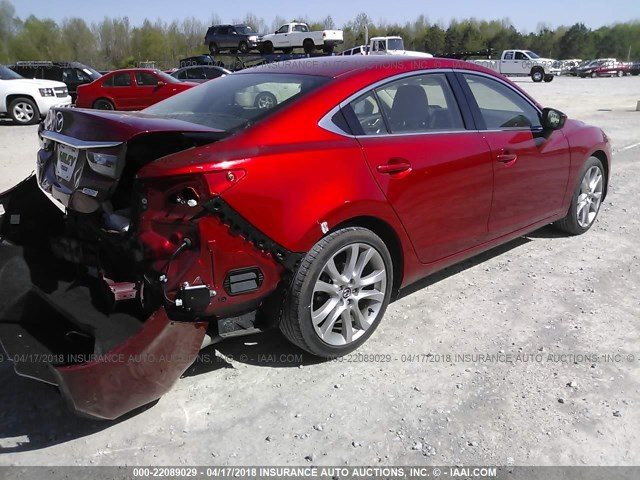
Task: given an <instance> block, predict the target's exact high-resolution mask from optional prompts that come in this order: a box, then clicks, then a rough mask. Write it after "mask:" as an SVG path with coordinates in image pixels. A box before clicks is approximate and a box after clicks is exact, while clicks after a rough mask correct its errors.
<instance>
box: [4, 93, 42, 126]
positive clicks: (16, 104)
mask: <svg viewBox="0 0 640 480" xmlns="http://www.w3.org/2000/svg"><path fill="white" fill-rule="evenodd" d="M9 115H10V116H11V118H12V119H13V121H14V122H15V123H17V124H19V125H33V124H34V123H38V121H39V120H40V110H38V106H37V105H36V103H35V102H34V101H33V100H31V99H30V98H26V97H21V98H16V99H15V100H12V101H11V103H10V104H9Z"/></svg>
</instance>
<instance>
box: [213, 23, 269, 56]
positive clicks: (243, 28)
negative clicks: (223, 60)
mask: <svg viewBox="0 0 640 480" xmlns="http://www.w3.org/2000/svg"><path fill="white" fill-rule="evenodd" d="M204 44H205V45H207V46H208V47H209V51H210V52H211V54H212V55H215V54H216V53H218V52H221V51H222V50H228V51H230V52H231V53H236V52H240V53H248V52H249V50H253V49H257V48H258V33H257V32H256V31H255V30H253V28H251V27H250V26H249V25H213V26H211V27H209V30H207V34H206V35H205V37H204Z"/></svg>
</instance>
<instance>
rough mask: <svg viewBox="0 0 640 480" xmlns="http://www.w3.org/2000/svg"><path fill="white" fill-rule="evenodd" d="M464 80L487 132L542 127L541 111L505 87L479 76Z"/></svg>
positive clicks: (464, 75) (470, 76)
mask: <svg viewBox="0 0 640 480" xmlns="http://www.w3.org/2000/svg"><path fill="white" fill-rule="evenodd" d="M463 77H464V79H465V81H466V82H467V85H469V88H470V89H471V93H472V94H473V97H474V99H475V101H476V103H477V104H478V108H479V109H480V113H481V114H482V118H483V119H484V123H485V125H486V128H487V129H488V130H494V129H502V128H523V127H533V128H537V127H540V126H541V123H540V115H539V113H538V110H537V109H536V108H535V107H534V106H533V105H532V104H531V103H530V102H529V101H527V100H525V98H524V97H522V96H521V95H520V94H518V93H516V92H515V91H514V90H512V89H511V88H509V87H507V86H506V85H505V84H503V83H501V82H499V81H497V80H493V79H491V78H488V77H483V76H480V75H472V74H463Z"/></svg>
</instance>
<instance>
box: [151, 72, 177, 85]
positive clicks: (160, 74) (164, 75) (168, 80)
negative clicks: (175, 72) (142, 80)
mask: <svg viewBox="0 0 640 480" xmlns="http://www.w3.org/2000/svg"><path fill="white" fill-rule="evenodd" d="M153 73H155V74H156V76H157V77H158V78H159V79H160V80H162V81H163V82H165V83H180V82H179V81H178V80H176V79H175V78H174V77H172V76H171V75H169V74H168V73H164V72H162V71H160V70H154V71H153Z"/></svg>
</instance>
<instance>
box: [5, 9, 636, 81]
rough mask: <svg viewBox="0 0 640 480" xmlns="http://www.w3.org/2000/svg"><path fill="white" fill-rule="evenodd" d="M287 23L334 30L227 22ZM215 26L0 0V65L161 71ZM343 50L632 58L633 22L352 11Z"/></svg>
mask: <svg viewBox="0 0 640 480" xmlns="http://www.w3.org/2000/svg"><path fill="white" fill-rule="evenodd" d="M287 21H304V22H306V23H308V24H309V25H310V27H311V28H313V29H325V28H340V27H339V26H337V25H336V24H335V22H334V21H333V19H332V17H331V16H327V17H326V18H324V19H321V20H316V19H309V18H299V17H298V18H295V19H291V18H284V17H280V16H277V17H275V18H274V19H273V21H272V22H271V23H267V22H266V21H265V20H264V19H263V18H259V17H257V16H256V15H253V14H247V15H246V16H245V17H244V18H240V19H233V20H232V21H231V22H230V23H244V24H248V25H250V26H251V27H253V28H254V29H255V30H256V31H258V32H261V33H263V32H269V31H275V30H276V29H277V28H278V26H279V25H281V24H282V23H286V22H287ZM219 23H222V21H221V18H220V16H219V15H217V14H212V15H211V16H210V17H209V18H206V19H203V18H198V17H189V18H186V19H183V20H180V21H178V20H174V21H172V22H165V21H162V20H155V21H151V20H144V21H143V22H142V24H140V25H132V24H131V22H130V21H129V19H128V18H127V17H115V18H108V17H107V18H104V19H103V20H102V21H99V22H94V23H91V24H89V23H87V22H86V21H85V20H84V19H82V18H79V17H70V18H65V19H64V20H62V21H61V22H59V23H58V22H55V21H54V20H52V19H47V18H37V17H36V16H34V15H31V16H29V17H27V18H25V19H21V18H18V17H17V16H16V15H15V9H14V7H13V5H12V4H11V2H10V1H9V0H0V63H11V62H15V61H18V60H76V61H80V62H82V63H85V64H87V65H91V66H93V67H94V68H97V69H105V70H106V69H111V68H123V67H129V66H135V65H137V64H138V62H142V61H155V62H156V64H157V65H158V66H159V67H161V68H170V67H173V66H175V65H176V63H177V61H178V60H179V59H180V58H184V57H187V56H190V55H194V54H199V53H203V52H206V50H207V49H206V46H205V45H204V43H203V42H204V35H205V33H206V30H207V28H208V26H209V25H214V24H219ZM342 29H343V30H344V38H345V43H344V45H343V47H344V48H351V47H353V46H356V45H360V44H363V43H364V41H365V31H366V30H368V34H369V37H372V36H376V35H400V36H402V37H403V38H404V41H405V47H406V48H407V49H409V50H419V51H426V52H429V53H434V54H436V53H440V54H442V53H448V52H459V51H476V50H482V49H486V48H493V49H495V50H496V52H498V53H499V52H500V51H502V50H504V49H509V48H522V49H529V50H533V51H534V52H537V53H538V54H540V55H541V56H545V57H550V58H558V59H564V58H582V59H590V58H599V57H616V58H618V59H621V60H627V59H628V58H629V59H631V60H640V21H639V20H634V21H628V22H625V23H616V24H614V25H608V26H602V27H600V28H597V29H590V28H587V27H586V26H585V25H584V24H582V23H576V24H575V25H572V26H560V27H557V28H552V27H550V26H548V25H545V24H540V25H538V28H537V29H536V31H535V32H529V33H524V32H521V31H518V29H516V28H515V27H514V25H513V24H512V23H511V22H510V21H509V20H508V19H501V20H477V19H474V18H471V19H467V20H462V21H458V20H452V21H451V22H449V24H448V25H445V24H443V23H442V22H437V23H432V22H430V21H429V20H428V19H427V17H425V16H424V15H420V16H418V17H417V18H416V20H415V21H413V22H407V23H405V24H400V23H387V22H384V21H378V22H375V21H373V20H372V19H371V18H370V17H369V16H368V15H367V14H366V13H360V14H359V15H357V16H356V17H355V18H354V19H353V20H351V21H349V22H347V23H346V24H345V25H343V26H342Z"/></svg>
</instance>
